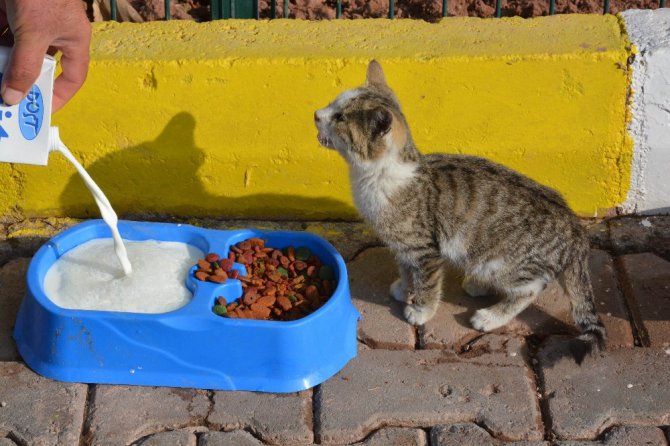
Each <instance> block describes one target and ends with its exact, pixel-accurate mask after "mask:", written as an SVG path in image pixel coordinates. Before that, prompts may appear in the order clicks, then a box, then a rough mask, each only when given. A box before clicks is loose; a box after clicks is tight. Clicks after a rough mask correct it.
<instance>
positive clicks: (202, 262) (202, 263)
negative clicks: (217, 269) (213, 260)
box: [198, 259, 212, 271]
mask: <svg viewBox="0 0 670 446" xmlns="http://www.w3.org/2000/svg"><path fill="white" fill-rule="evenodd" d="M198 268H200V269H204V270H207V271H209V270H210V269H211V268H212V265H211V264H210V263H209V262H208V261H207V260H205V259H200V260H198Z"/></svg>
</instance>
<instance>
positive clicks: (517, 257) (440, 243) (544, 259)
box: [314, 60, 606, 362]
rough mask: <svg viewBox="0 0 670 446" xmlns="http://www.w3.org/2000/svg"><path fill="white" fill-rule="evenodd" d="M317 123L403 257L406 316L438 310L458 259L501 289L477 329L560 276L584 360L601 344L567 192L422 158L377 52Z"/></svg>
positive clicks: (484, 163) (463, 159)
mask: <svg viewBox="0 0 670 446" xmlns="http://www.w3.org/2000/svg"><path fill="white" fill-rule="evenodd" d="M314 120H315V124H316V127H317V130H318V135H317V138H318V141H319V143H320V144H321V145H322V146H323V147H325V148H327V149H332V150H336V151H337V152H339V154H340V155H342V157H343V158H344V159H345V160H346V161H347V163H348V166H349V179H350V182H351V189H352V192H353V198H354V203H355V205H356V208H357V209H358V211H359V212H360V214H361V215H362V217H363V218H364V220H365V221H366V222H367V223H368V224H369V225H371V226H372V228H373V229H374V230H375V231H376V233H377V234H378V236H379V238H380V239H381V240H382V241H383V242H384V243H385V244H386V245H387V246H388V247H389V249H390V250H391V251H392V252H393V254H394V256H395V258H396V261H397V263H398V268H399V270H400V278H399V279H398V280H396V281H395V282H394V283H393V284H392V285H391V289H390V294H391V296H392V297H393V298H395V299H396V300H399V301H401V302H405V303H406V304H407V305H406V306H405V308H404V316H405V318H406V319H407V321H408V322H409V323H411V324H413V325H421V324H424V323H426V322H427V321H428V320H429V319H430V318H432V317H433V315H434V314H435V311H436V309H437V306H438V303H439V301H440V298H441V290H442V280H443V273H444V268H443V267H444V265H445V263H446V262H449V263H451V264H452V265H453V266H455V267H457V268H459V269H460V270H462V271H463V273H464V279H463V284H462V285H463V289H464V290H465V291H466V293H468V294H469V295H471V296H482V295H488V294H490V293H497V294H500V295H501V296H502V299H501V301H500V302H498V303H496V304H495V305H493V306H491V307H488V308H482V309H479V310H477V311H476V312H475V314H474V315H473V316H472V318H471V319H470V322H471V324H472V326H473V327H474V328H475V329H477V330H480V331H484V332H488V331H491V330H495V329H496V328H499V327H501V326H503V325H505V324H507V323H508V322H509V321H510V320H511V319H513V318H514V317H516V316H517V315H518V314H519V313H520V312H521V311H523V310H524V309H525V308H526V307H528V306H529V305H530V304H531V303H532V302H533V301H534V300H535V298H536V297H537V296H538V295H539V294H540V293H541V292H542V290H544V289H545V287H546V286H547V285H548V284H549V283H550V282H551V281H552V280H554V279H559V280H560V282H561V284H562V285H563V288H564V289H565V291H566V294H567V295H568V296H569V298H570V304H571V308H572V316H573V318H574V320H575V322H576V324H577V326H578V327H579V329H580V330H581V335H580V336H579V337H577V338H576V339H575V340H573V342H572V345H571V348H572V350H573V351H572V353H573V355H574V356H575V358H576V359H577V361H578V362H581V361H582V359H583V358H584V357H585V355H586V354H588V353H589V352H592V351H594V350H596V349H602V348H603V345H604V342H605V336H606V333H605V328H604V326H603V324H602V322H601V321H600V319H599V317H598V315H597V313H596V310H595V306H594V297H593V291H592V288H591V282H590V278H589V267H588V255H589V240H588V237H587V234H586V231H585V230H584V229H583V227H582V226H581V225H580V223H579V221H578V219H577V217H576V216H575V215H574V213H573V212H572V211H571V210H570V208H569V207H568V205H567V204H566V202H565V200H564V199H563V198H562V197H561V195H560V194H559V193H558V192H556V191H554V190H552V189H550V188H548V187H545V186H543V185H540V184H538V183H537V182H535V181H533V180H531V179H530V178H528V177H526V176H524V175H522V174H520V173H517V172H515V171H513V170H511V169H509V168H507V167H504V166H502V165H500V164H496V163H494V162H492V161H489V160H486V159H484V158H479V157H475V156H465V155H451V154H442V153H434V154H428V155H422V154H421V153H420V152H419V150H418V149H417V148H416V146H415V145H414V142H413V140H412V135H411V133H410V129H409V126H408V124H407V121H406V119H405V116H404V115H403V113H402V110H401V107H400V104H399V103H398V99H397V97H396V95H395V94H394V93H393V91H392V90H391V89H390V87H389V86H388V84H387V83H386V79H385V77H384V73H383V71H382V67H381V65H380V64H379V63H378V62H377V61H374V60H373V61H372V62H370V63H369V65H368V69H367V76H366V81H365V84H364V85H363V86H361V87H358V88H354V89H351V90H347V91H344V92H343V93H341V94H340V95H339V96H337V98H336V99H335V100H334V101H333V102H331V103H330V104H329V105H328V106H327V107H324V108H321V109H319V110H317V111H316V112H315V114H314Z"/></svg>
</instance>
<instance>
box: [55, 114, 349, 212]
mask: <svg viewBox="0 0 670 446" xmlns="http://www.w3.org/2000/svg"><path fill="white" fill-rule="evenodd" d="M195 129H196V122H195V119H194V117H193V116H192V115H191V114H189V113H185V112H182V113H178V114H177V115H175V116H174V117H173V118H172V119H171V120H170V121H169V122H168V124H167V125H166V126H165V128H164V129H163V131H162V132H161V133H160V134H159V135H158V136H157V137H156V139H154V140H153V141H148V142H144V143H141V144H138V145H137V146H134V147H129V148H126V149H122V150H118V151H115V152H113V153H110V154H108V155H106V156H104V157H102V158H100V159H98V160H97V161H95V162H94V163H92V164H91V165H88V166H84V167H85V168H86V170H87V171H88V173H89V174H90V175H91V177H92V178H93V180H94V181H96V183H97V184H98V186H99V187H100V188H101V189H102V190H103V192H104V193H105V195H107V198H108V199H109V201H110V202H111V203H112V206H113V207H114V210H115V211H116V213H117V214H118V215H119V216H120V217H122V218H127V219H139V220H141V219H165V218H169V217H177V218H179V217H215V218H242V217H244V218H265V217H268V215H274V216H275V217H274V218H275V219H291V218H293V219H295V218H298V219H300V218H301V217H302V218H303V219H304V218H305V217H309V218H319V217H320V218H327V217H328V212H330V210H332V209H333V208H334V207H336V208H339V209H343V210H345V212H349V213H351V214H352V215H356V214H355V211H353V208H351V206H349V205H348V204H346V203H342V202H339V201H337V200H333V199H331V198H326V197H323V198H306V197H301V196H293V195H282V194H255V195H245V196H243V197H231V196H227V195H226V192H227V191H226V190H225V189H224V190H221V191H216V192H214V193H213V192H211V191H210V190H207V188H206V187H205V186H204V185H203V183H202V179H201V176H199V175H198V170H199V169H200V167H201V166H202V165H203V163H205V162H206V156H205V153H204V150H203V149H202V148H199V147H197V146H196V144H195ZM220 149H221V151H222V152H224V153H225V150H226V147H225V141H222V143H221V148H220ZM73 170H74V169H73ZM225 174H226V173H225V170H224V169H223V168H222V169H221V175H225ZM240 181H242V180H240ZM290 182H291V179H290V178H286V183H287V184H289V183H290ZM60 204H61V207H62V208H63V210H64V211H65V213H66V215H68V216H70V217H84V218H99V216H100V212H99V210H98V209H97V207H96V205H95V202H94V201H93V198H92V196H91V194H90V192H89V191H88V190H87V189H86V186H85V185H84V182H83V181H82V179H81V178H80V177H79V175H77V174H76V173H75V172H73V174H72V177H71V178H70V181H69V182H68V184H67V186H66V188H65V190H64V191H63V193H62V195H61V197H60ZM305 209H307V210H311V211H310V212H308V213H307V214H308V215H305V212H303V210H305ZM319 209H322V210H323V211H321V212H320V211H319Z"/></svg>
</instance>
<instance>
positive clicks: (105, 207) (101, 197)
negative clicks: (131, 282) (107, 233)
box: [52, 130, 133, 275]
mask: <svg viewBox="0 0 670 446" xmlns="http://www.w3.org/2000/svg"><path fill="white" fill-rule="evenodd" d="M52 131H53V130H52ZM57 135H58V133H57V132H56V138H58V136H57ZM52 150H56V151H58V152H60V153H62V154H63V156H65V158H67V160H68V161H69V162H71V163H72V165H74V167H75V169H77V172H79V175H81V178H82V179H83V180H84V184H86V187H87V188H88V190H90V191H91V194H93V198H94V199H95V203H96V204H97V205H98V208H100V214H101V215H102V219H103V220H104V221H105V223H107V226H109V229H111V231H112V238H113V239H114V251H115V252H116V257H118V259H119V262H121V267H122V268H123V273H124V274H125V275H128V274H130V273H132V272H133V267H132V265H131V264H130V260H128V252H127V251H126V246H125V245H124V244H123V240H122V239H121V234H119V228H118V222H119V218H118V217H117V216H116V213H115V212H114V209H112V205H111V204H110V203H109V200H108V199H107V197H106V196H105V194H104V193H103V192H102V190H101V189H100V188H99V187H98V185H97V184H95V181H93V178H91V176H90V175H89V174H88V172H86V169H84V168H83V167H82V165H81V164H79V161H77V159H76V158H75V157H74V156H73V155H72V153H71V152H70V150H68V148H67V147H65V144H63V142H62V141H61V140H60V139H58V141H57V142H56V143H53V142H52Z"/></svg>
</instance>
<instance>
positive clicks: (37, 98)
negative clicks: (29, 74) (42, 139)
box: [19, 85, 44, 141]
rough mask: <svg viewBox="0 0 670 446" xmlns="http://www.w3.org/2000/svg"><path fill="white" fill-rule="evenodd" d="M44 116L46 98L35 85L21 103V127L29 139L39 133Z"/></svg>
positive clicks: (24, 135)
mask: <svg viewBox="0 0 670 446" xmlns="http://www.w3.org/2000/svg"><path fill="white" fill-rule="evenodd" d="M43 118H44V99H43V98H42V91H41V90H40V87H38V86H37V85H33V86H32V88H31V89H30V91H29V92H28V95H27V96H26V97H25V99H23V101H21V104H20V105H19V128H20V129H21V134H22V135H23V137H24V138H25V139H27V140H29V141H30V140H33V139H35V138H36V137H37V135H39V133H40V129H41V128H42V121H43Z"/></svg>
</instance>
